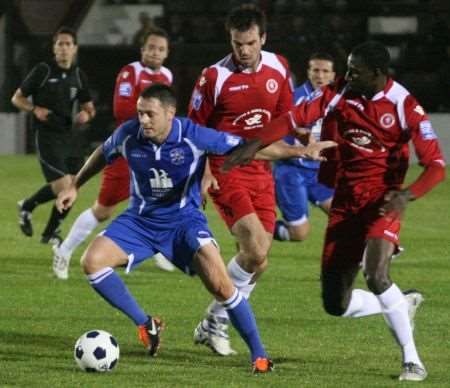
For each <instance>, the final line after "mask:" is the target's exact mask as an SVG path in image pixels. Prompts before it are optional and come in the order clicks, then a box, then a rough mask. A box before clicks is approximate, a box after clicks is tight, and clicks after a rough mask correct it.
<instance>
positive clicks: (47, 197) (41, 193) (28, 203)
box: [22, 184, 56, 212]
mask: <svg viewBox="0 0 450 388" xmlns="http://www.w3.org/2000/svg"><path fill="white" fill-rule="evenodd" d="M55 198H56V195H55V193H54V192H53V190H52V187H51V186H50V184H46V185H45V186H42V187H41V188H40V189H39V190H38V191H36V192H35V193H34V194H33V195H32V196H31V197H30V198H27V199H26V200H25V201H24V202H23V205H22V210H25V211H27V212H32V211H33V210H34V208H35V207H36V206H38V205H41V204H43V203H46V202H48V201H51V200H52V199H55Z"/></svg>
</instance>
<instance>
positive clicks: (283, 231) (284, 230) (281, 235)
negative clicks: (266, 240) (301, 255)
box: [273, 220, 291, 241]
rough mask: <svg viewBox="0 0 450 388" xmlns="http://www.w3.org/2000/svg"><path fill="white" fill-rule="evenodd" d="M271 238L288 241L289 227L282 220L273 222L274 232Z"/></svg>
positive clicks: (289, 237)
mask: <svg viewBox="0 0 450 388" xmlns="http://www.w3.org/2000/svg"><path fill="white" fill-rule="evenodd" d="M273 238H274V239H275V240H278V241H289V240H290V239H291V236H290V235H289V228H288V226H287V224H286V222H284V221H283V220H278V221H277V222H275V232H274V234H273Z"/></svg>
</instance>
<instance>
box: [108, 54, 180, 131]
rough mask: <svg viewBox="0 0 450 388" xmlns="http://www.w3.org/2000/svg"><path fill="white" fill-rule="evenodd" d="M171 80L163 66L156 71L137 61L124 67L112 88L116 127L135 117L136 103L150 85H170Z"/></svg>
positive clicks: (169, 73)
mask: <svg viewBox="0 0 450 388" xmlns="http://www.w3.org/2000/svg"><path fill="white" fill-rule="evenodd" d="M172 80H173V76H172V72H171V71H170V70H169V69H168V68H167V67H164V66H161V68H160V69H159V70H158V71H155V70H152V69H150V68H148V67H145V66H144V65H143V64H142V63H141V62H138V61H136V62H132V63H130V64H128V65H126V66H124V67H123V68H122V69H121V70H120V72H119V74H118V75H117V78H116V86H115V88H114V117H115V118H116V123H117V125H120V124H122V123H123V122H124V121H127V120H129V119H131V118H133V117H134V116H136V102H137V100H138V98H139V94H140V93H141V91H142V90H144V89H145V88H146V87H148V86H150V85H151V84H152V83H162V84H166V85H171V84H172Z"/></svg>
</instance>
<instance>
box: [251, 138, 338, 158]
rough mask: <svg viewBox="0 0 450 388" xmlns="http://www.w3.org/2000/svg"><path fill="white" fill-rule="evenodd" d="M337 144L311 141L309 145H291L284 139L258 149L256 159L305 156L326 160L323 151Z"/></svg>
mask: <svg viewBox="0 0 450 388" xmlns="http://www.w3.org/2000/svg"><path fill="white" fill-rule="evenodd" d="M336 145H337V144H336V143H335V142H334V141H322V142H311V143H309V144H308V145H307V146H303V145H290V144H288V143H286V142H284V141H278V142H276V143H273V144H271V145H269V146H267V147H265V148H263V149H262V150H260V151H258V152H257V153H256V155H255V159H259V160H279V159H291V158H303V159H309V160H318V161H324V160H326V158H325V157H323V156H322V155H321V152H322V151H323V150H324V149H327V148H331V147H336Z"/></svg>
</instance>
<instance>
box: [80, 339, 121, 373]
mask: <svg viewBox="0 0 450 388" xmlns="http://www.w3.org/2000/svg"><path fill="white" fill-rule="evenodd" d="M119 354H120V350H119V344H118V343H117V341H116V339H115V338H114V337H113V336H112V335H111V334H109V333H108V332H107V331H104V330H91V331H88V332H86V333H84V334H83V335H82V336H81V337H80V338H78V340H77V342H76V343H75V349H74V352H73V356H74V357H75V361H76V362H77V364H78V366H79V367H80V368H81V369H82V370H84V371H86V372H109V371H111V370H113V369H114V367H115V366H116V365H117V362H118V361H119Z"/></svg>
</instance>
